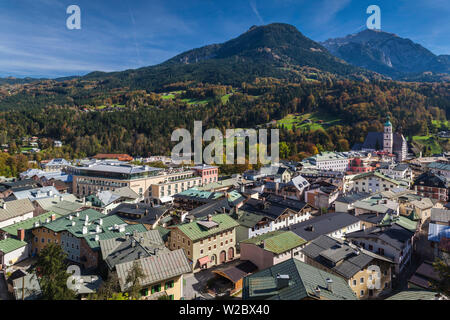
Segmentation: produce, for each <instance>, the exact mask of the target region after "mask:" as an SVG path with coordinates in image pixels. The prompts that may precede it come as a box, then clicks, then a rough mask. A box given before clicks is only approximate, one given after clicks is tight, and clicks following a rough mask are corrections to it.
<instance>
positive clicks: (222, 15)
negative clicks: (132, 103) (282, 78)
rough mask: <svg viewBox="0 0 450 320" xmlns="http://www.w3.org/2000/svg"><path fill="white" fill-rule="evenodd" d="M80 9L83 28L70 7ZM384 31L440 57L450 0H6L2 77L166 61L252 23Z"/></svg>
mask: <svg viewBox="0 0 450 320" xmlns="http://www.w3.org/2000/svg"><path fill="white" fill-rule="evenodd" d="M72 4H76V5H78V6H79V7H80V8H81V30H68V29H67V28H66V19H67V18H68V16H69V15H68V14H66V9H67V7H68V6H69V5H72ZM371 4H376V5H378V6H380V8H381V28H382V30H384V31H387V32H392V33H395V34H397V35H399V36H401V37H406V38H410V39H412V40H413V41H414V42H418V43H420V44H421V45H423V46H424V47H426V48H427V49H429V50H431V51H432V52H433V53H436V54H450V19H448V17H449V16H450V4H449V0H416V1H414V0H390V1H387V0H386V1H374V0H370V1H366V0H314V1H313V0H228V1H219V0H183V1H174V0H128V1H126V0H104V1H103V0H89V1H88V0H70V1H66V0H1V1H0V30H1V31H0V76H1V77H5V76H15V77H25V76H31V77H60V76H68V75H82V74H86V73H88V72H90V71H94V70H101V71H116V70H125V69H130V68H138V67H142V66H148V65H154V64H158V63H161V62H163V61H165V60H167V59H168V58H170V57H172V56H174V55H176V54H178V53H181V52H183V51H185V50H189V49H192V48H197V47H201V46H203V45H207V44H211V43H221V42H224V41H226V40H229V39H231V38H234V37H236V36H238V35H239V34H241V33H243V32H245V31H246V30H248V29H249V28H250V27H251V26H252V25H262V24H268V23H272V22H284V23H290V24H293V25H295V26H296V27H297V28H298V29H299V30H300V31H301V32H302V33H303V34H304V35H306V36H308V37H310V38H311V39H313V40H316V41H323V40H326V39H328V38H333V37H342V36H345V35H347V34H350V33H356V32H359V31H361V30H363V29H365V28H366V27H365V24H366V19H367V17H368V15H367V14H366V8H367V7H368V6H369V5H371Z"/></svg>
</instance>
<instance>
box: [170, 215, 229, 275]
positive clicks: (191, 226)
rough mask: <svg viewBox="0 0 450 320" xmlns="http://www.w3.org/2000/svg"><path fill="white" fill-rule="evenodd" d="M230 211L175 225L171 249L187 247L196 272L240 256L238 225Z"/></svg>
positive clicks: (185, 250) (186, 251) (186, 250)
mask: <svg viewBox="0 0 450 320" xmlns="http://www.w3.org/2000/svg"><path fill="white" fill-rule="evenodd" d="M237 226H238V223H237V222H236V221H235V220H234V219H233V218H231V217H230V216H229V215H227V214H217V215H214V216H212V215H209V216H208V217H207V218H206V219H203V220H196V221H193V222H190V223H185V224H180V225H177V226H175V227H174V228H173V229H171V231H170V236H169V249H170V250H177V249H183V250H184V252H185V253H186V256H187V257H188V259H189V260H190V263H191V268H192V271H194V272H196V271H200V270H201V269H205V268H208V267H210V266H216V265H220V264H222V263H225V262H228V261H231V260H233V259H235V258H236V227H237Z"/></svg>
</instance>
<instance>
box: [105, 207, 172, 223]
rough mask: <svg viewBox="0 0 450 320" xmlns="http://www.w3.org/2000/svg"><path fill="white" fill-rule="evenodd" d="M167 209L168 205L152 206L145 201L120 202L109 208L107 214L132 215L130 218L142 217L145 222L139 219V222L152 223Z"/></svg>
mask: <svg viewBox="0 0 450 320" xmlns="http://www.w3.org/2000/svg"><path fill="white" fill-rule="evenodd" d="M167 210H168V207H166V206H160V207H152V206H151V205H149V204H145V203H121V204H119V205H118V206H117V207H115V208H114V209H113V210H111V212H110V213H109V215H115V214H118V215H121V214H127V215H132V216H133V217H132V218H131V219H133V218H134V219H144V220H145V222H144V221H141V223H147V224H153V223H155V222H156V220H157V217H161V216H162V215H163V214H164V213H166V212H167ZM127 219H130V217H128V216H127Z"/></svg>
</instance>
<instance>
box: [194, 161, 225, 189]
mask: <svg viewBox="0 0 450 320" xmlns="http://www.w3.org/2000/svg"><path fill="white" fill-rule="evenodd" d="M191 169H192V170H194V171H195V172H196V173H197V175H198V176H200V177H201V180H202V183H201V184H202V185H204V184H208V183H212V182H217V180H218V177H219V168H218V167H215V166H210V165H205V164H203V165H200V166H195V167H192V168H191Z"/></svg>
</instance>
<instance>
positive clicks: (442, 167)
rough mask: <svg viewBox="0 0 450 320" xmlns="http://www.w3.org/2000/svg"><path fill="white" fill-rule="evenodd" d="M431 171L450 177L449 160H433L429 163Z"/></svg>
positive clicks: (428, 166)
mask: <svg viewBox="0 0 450 320" xmlns="http://www.w3.org/2000/svg"><path fill="white" fill-rule="evenodd" d="M427 168H428V170H430V171H431V172H433V173H435V174H438V175H440V176H443V177H445V178H447V179H450V163H448V162H437V161H436V162H431V163H429V164H428V165H427Z"/></svg>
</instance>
